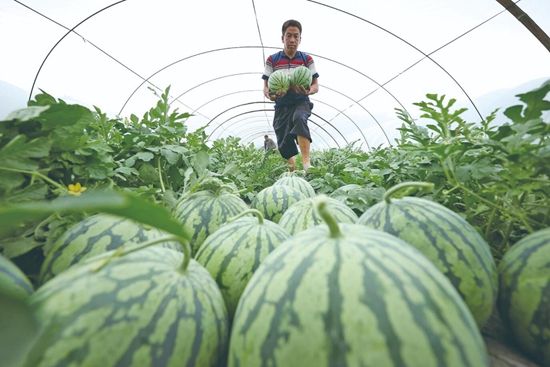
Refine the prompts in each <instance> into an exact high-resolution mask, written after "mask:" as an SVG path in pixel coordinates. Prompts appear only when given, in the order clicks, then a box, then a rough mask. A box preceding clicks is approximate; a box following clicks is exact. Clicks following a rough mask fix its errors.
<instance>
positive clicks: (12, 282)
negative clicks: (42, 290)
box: [0, 255, 34, 301]
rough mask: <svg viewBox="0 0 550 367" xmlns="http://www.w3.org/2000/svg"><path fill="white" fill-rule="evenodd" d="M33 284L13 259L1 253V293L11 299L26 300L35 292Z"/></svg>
mask: <svg viewBox="0 0 550 367" xmlns="http://www.w3.org/2000/svg"><path fill="white" fill-rule="evenodd" d="M33 291H34V290H33V287H32V284H31V282H30V280H29V278H27V276H26V275H25V273H23V272H22V271H21V269H19V267H17V265H15V264H14V263H13V262H11V260H8V259H6V258H5V257H4V256H2V255H0V294H1V295H2V296H4V297H8V298H10V299H14V300H19V301H24V300H26V299H27V298H28V297H29V296H30V295H31V294H32V293H33Z"/></svg>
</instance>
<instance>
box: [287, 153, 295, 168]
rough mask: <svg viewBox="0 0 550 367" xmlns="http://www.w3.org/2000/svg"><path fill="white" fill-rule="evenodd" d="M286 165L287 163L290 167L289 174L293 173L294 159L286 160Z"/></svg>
mask: <svg viewBox="0 0 550 367" xmlns="http://www.w3.org/2000/svg"><path fill="white" fill-rule="evenodd" d="M286 163H288V164H289V165H290V168H289V170H290V172H294V166H295V162H294V157H290V158H288V159H287V160H286Z"/></svg>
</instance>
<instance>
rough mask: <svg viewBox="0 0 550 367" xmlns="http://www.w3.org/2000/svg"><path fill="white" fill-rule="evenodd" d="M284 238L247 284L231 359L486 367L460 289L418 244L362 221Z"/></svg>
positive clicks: (296, 365)
mask: <svg viewBox="0 0 550 367" xmlns="http://www.w3.org/2000/svg"><path fill="white" fill-rule="evenodd" d="M321 211H322V212H323V214H322V215H323V218H324V219H325V221H326V222H327V223H328V225H329V226H328V227H327V226H326V225H319V226H316V227H313V228H310V229H308V230H306V231H303V232H300V233H298V234H296V235H294V236H292V237H291V238H290V239H288V240H286V241H284V242H283V243H281V244H280V245H279V246H278V247H277V248H276V249H275V250H273V251H272V252H271V253H270V254H269V255H268V256H267V257H266V258H265V259H264V261H263V262H262V264H260V266H259V267H258V269H257V270H256V272H255V273H254V275H253V276H252V278H251V279H250V282H249V283H248V285H247V286H246V288H245V291H244V293H243V295H242V297H241V301H240V302H239V305H238V307H237V311H236V313H235V318H234V321H233V327H232V330H231V337H230V347H229V367H237V366H239V367H249V366H250V367H252V366H254V367H256V366H285V367H310V366H311V367H333V366H349V367H352V366H353V367H360V366H365V367H382V366H383V367H406V366H407V367H436V366H437V367H442V366H445V367H488V366H489V361H488V357H487V352H486V348H485V344H484V342H483V339H482V337H481V334H480V332H479V329H478V328H477V325H476V323H475V321H474V319H473V317H472V315H471V313H470V312H469V310H468V308H467V307H466V305H465V304H464V301H463V300H462V299H461V297H460V295H459V294H458V293H457V291H456V290H455V289H454V287H453V286H452V285H451V283H450V282H449V281H448V280H447V279H446V278H445V276H443V274H441V272H440V271H439V270H438V269H437V268H436V267H435V266H434V265H433V264H432V263H431V262H430V261H429V260H428V259H426V257H425V256H423V255H422V254H421V253H420V252H419V251H418V250H416V249H415V248H413V247H412V246H410V245H408V244H407V243H405V242H404V241H402V240H400V239H398V238H396V237H395V236H391V235H389V234H387V233H384V232H381V231H377V230H374V229H371V228H367V227H365V226H361V225H357V224H346V223H337V222H336V221H335V220H334V219H333V218H330V215H328V214H327V213H328V212H327V211H326V210H325V209H323V208H321Z"/></svg>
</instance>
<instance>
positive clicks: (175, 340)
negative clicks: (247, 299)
mask: <svg viewBox="0 0 550 367" xmlns="http://www.w3.org/2000/svg"><path fill="white" fill-rule="evenodd" d="M96 259H97V257H96V258H90V259H88V260H86V261H85V262H83V263H81V264H79V265H76V266H73V267H71V268H69V269H67V270H66V271H65V272H63V273H60V274H59V275H58V276H56V277H55V278H53V279H51V280H50V281H48V282H47V283H46V284H44V285H43V286H42V287H41V288H39V289H38V290H37V291H36V292H35V293H33V295H32V296H31V297H30V298H29V304H30V306H31V307H32V309H33V311H34V314H35V315H36V317H37V319H38V320H39V321H40V324H41V329H42V332H41V335H40V336H39V338H38V340H37V341H36V343H35V344H34V346H33V348H32V350H31V351H30V352H29V354H28V356H27V360H26V361H25V364H24V366H25V367H50V366H62V365H67V366H69V365H71V366H102V367H111V366H112V367H114V366H130V365H131V366H167V367H169V366H170V367H172V366H173V367H176V366H178V367H179V366H217V365H219V363H220V361H221V360H223V359H225V353H226V349H227V342H228V341H227V333H228V321H227V313H226V310H225V305H224V303H223V297H222V296H221V293H220V291H219V289H218V286H217V285H216V283H215V282H214V280H213V279H212V276H211V275H210V274H209V273H208V271H206V269H204V267H202V266H201V265H200V264H198V263H197V262H196V261H194V260H193V259H191V260H190V262H189V264H188V267H187V268H186V269H182V268H181V264H182V260H183V254H182V253H181V252H177V251H173V250H170V249H167V248H163V247H157V246H153V247H149V248H145V249H141V250H139V251H135V252H132V253H129V254H127V255H124V256H122V257H116V258H113V259H111V261H110V262H108V263H107V264H106V265H104V266H103V267H99V265H101V264H102V263H103V261H104V259H100V260H96ZM97 269H99V270H97Z"/></svg>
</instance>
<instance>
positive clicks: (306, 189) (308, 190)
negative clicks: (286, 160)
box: [273, 176, 317, 198]
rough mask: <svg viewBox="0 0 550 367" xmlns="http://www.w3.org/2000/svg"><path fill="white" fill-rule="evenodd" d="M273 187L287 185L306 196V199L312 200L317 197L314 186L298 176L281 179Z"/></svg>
mask: <svg viewBox="0 0 550 367" xmlns="http://www.w3.org/2000/svg"><path fill="white" fill-rule="evenodd" d="M273 185H287V186H290V187H294V188H295V189H298V191H300V192H301V193H302V194H304V195H305V197H306V198H312V197H314V196H315V195H317V194H316V193H315V190H314V189H313V186H311V184H310V183H309V182H308V181H307V180H305V179H303V178H301V177H298V176H288V177H281V178H279V179H278V180H277V181H275V183H274V184H273Z"/></svg>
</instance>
